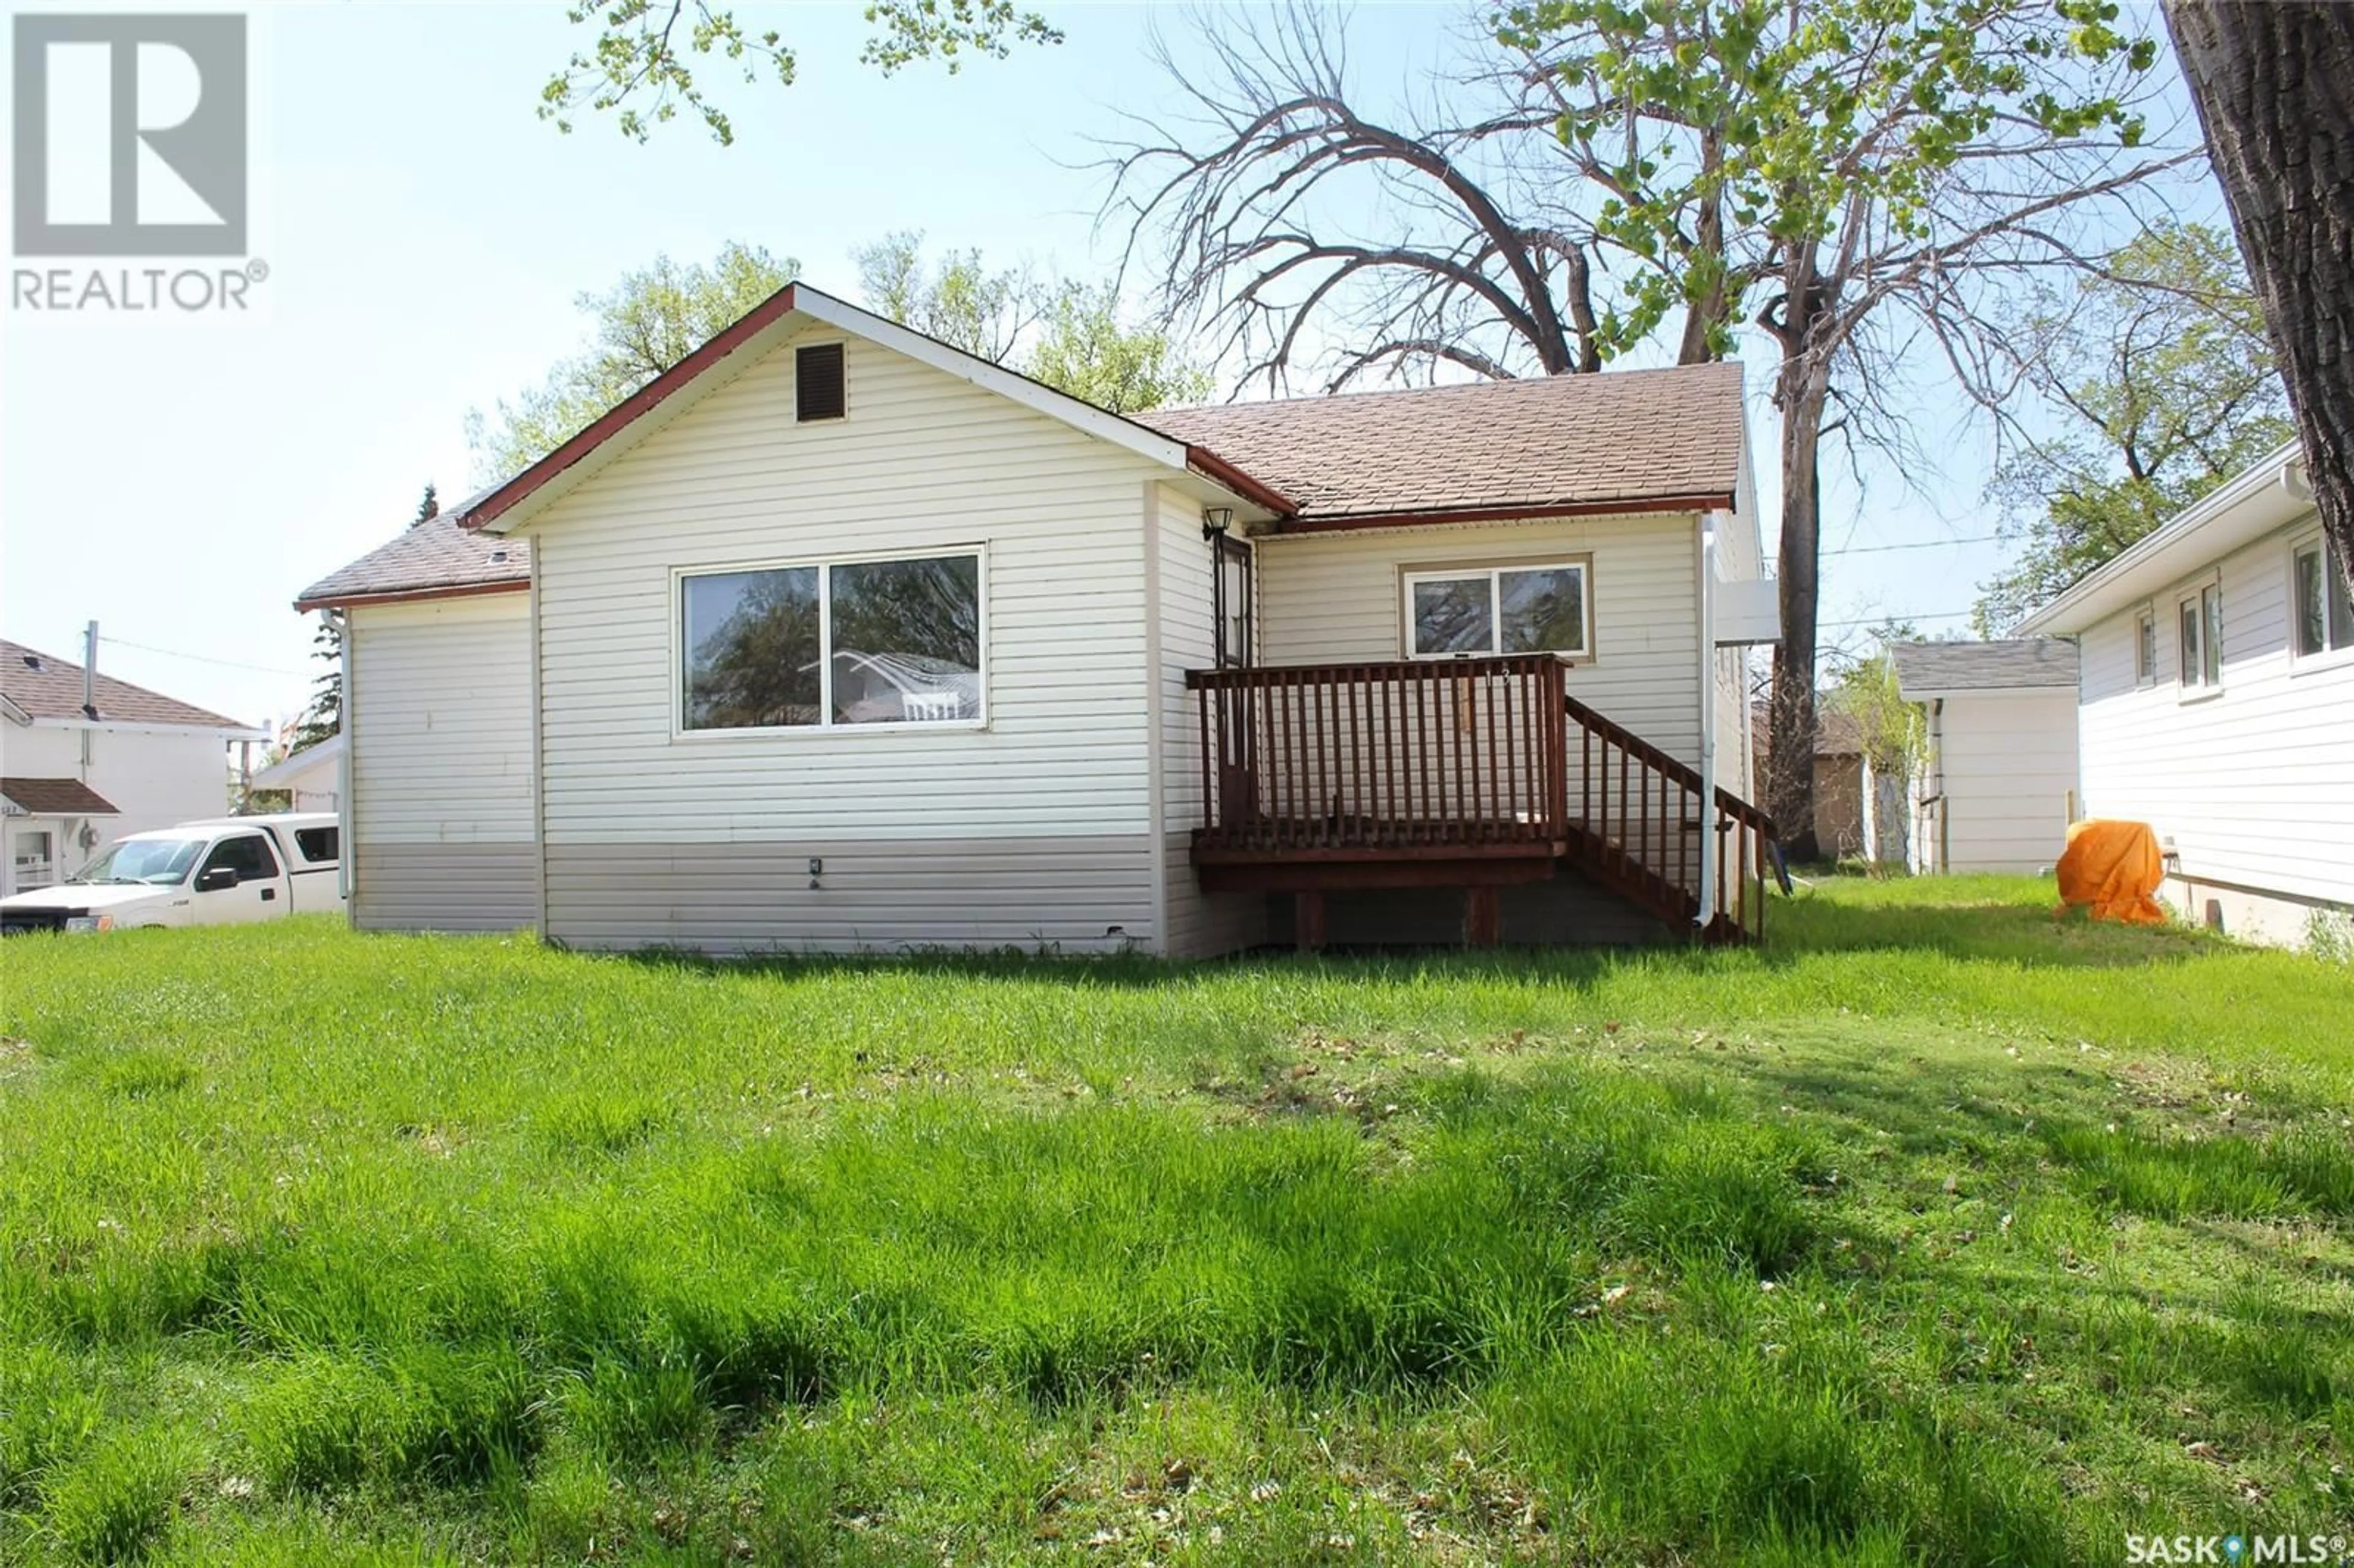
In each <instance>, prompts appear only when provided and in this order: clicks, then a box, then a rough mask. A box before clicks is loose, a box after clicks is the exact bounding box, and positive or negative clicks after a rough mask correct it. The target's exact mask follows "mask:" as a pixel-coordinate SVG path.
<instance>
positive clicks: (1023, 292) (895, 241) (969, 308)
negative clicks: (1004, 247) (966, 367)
mask: <svg viewBox="0 0 2354 1568" xmlns="http://www.w3.org/2000/svg"><path fill="white" fill-rule="evenodd" d="M850 259H851V260H853V261H854V262H855V263H856V264H857V267H858V287H859V291H860V292H861V293H862V294H864V296H865V299H866V305H867V308H868V309H869V310H871V311H873V312H875V314H877V315H883V316H888V317H890V318H891V319H892V320H893V321H895V322H897V323H899V324H900V325H902V326H905V327H912V328H914V329H915V330H916V331H917V332H919V333H922V334H924V335H925V336H926V337H934V338H938V339H939V340H940V342H942V343H945V344H949V346H951V347H953V348H960V349H962V350H964V351H965V352H966V353H967V354H970V355H976V356H978V357H980V358H982V359H986V360H989V361H991V363H994V364H1001V365H1002V364H1004V363H1005V362H1006V361H1007V360H1009V359H1010V358H1012V356H1013V351H1014V349H1015V347H1016V346H1017V345H1018V344H1020V342H1021V340H1022V337H1023V334H1024V333H1026V332H1027V331H1028V330H1029V328H1030V327H1031V326H1032V324H1033V323H1035V322H1036V320H1037V317H1038V289H1037V287H1036V285H1035V284H1034V282H1033V281H1031V279H1029V278H1028V277H1027V276H1025V275H1024V274H1023V273H1021V272H1014V271H1010V272H992V271H991V270H989V269H988V267H986V266H985V265H983V264H982V262H981V252H980V251H978V250H951V251H949V253H948V254H947V256H946V257H944V258H943V259H942V260H940V261H939V262H938V263H937V264H933V263H929V262H928V261H927V260H925V257H924V236H923V234H922V232H921V231H920V230H902V231H900V232H898V233H896V234H889V235H885V237H884V238H882V239H880V240H878V241H876V242H875V244H873V245H865V246H861V247H860V248H859V249H855V250H854V251H852V252H851V253H850Z"/></svg>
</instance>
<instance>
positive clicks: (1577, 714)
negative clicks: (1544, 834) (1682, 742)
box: [1563, 697, 1774, 939]
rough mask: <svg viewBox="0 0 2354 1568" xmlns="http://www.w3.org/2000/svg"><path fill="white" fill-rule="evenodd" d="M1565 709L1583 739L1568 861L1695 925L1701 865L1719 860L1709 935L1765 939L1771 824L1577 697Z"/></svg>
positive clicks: (1578, 753) (1577, 759)
mask: <svg viewBox="0 0 2354 1568" xmlns="http://www.w3.org/2000/svg"><path fill="white" fill-rule="evenodd" d="M1563 706H1564V708H1565V709H1566V710H1567V712H1568V714H1569V719H1570V724H1571V727H1572V728H1573V729H1574V730H1575V733H1576V737H1577V738H1576V740H1575V743H1574V750H1575V764H1574V765H1575V772H1576V775H1577V780H1578V788H1577V809H1576V811H1575V817H1576V820H1577V824H1578V826H1579V828H1580V829H1581V830H1582V831H1581V832H1579V833H1578V834H1577V835H1576V842H1575V846H1574V848H1573V850H1572V853H1571V856H1570V858H1571V859H1573V860H1575V861H1576V862H1578V863H1580V864H1581V865H1583V866H1585V869H1586V870H1588V871H1589V872H1593V873H1596V874H1599V875H1601V877H1602V878H1603V879H1604V880H1605V881H1607V882H1611V883H1614V884H1617V885H1621V890H1622V891H1627V892H1629V893H1635V894H1638V895H1647V896H1645V897H1644V902H1646V903H1648V904H1651V905H1653V906H1655V907H1659V908H1661V909H1662V910H1665V909H1674V910H1677V911H1680V912H1681V915H1682V916H1683V917H1684V918H1686V919H1691V918H1692V916H1694V915H1695V914H1696V913H1697V912H1698V911H1699V908H1700V894H1701V881H1702V876H1701V857H1702V856H1703V855H1709V854H1713V855H1714V856H1715V857H1716V864H1715V867H1714V870H1715V876H1714V877H1713V878H1712V881H1713V884H1714V897H1713V899H1712V906H1713V907H1712V909H1711V911H1710V914H1711V916H1712V918H1711V919H1710V921H1709V922H1708V923H1707V927H1706V929H1707V930H1708V931H1709V933H1711V934H1712V935H1714V936H1717V937H1720V938H1734V937H1738V938H1752V939H1754V938H1758V937H1762V936H1763V935H1764V934H1765V879H1766V877H1767V876H1768V875H1769V874H1771V869H1770V866H1769V864H1768V856H1769V854H1770V846H1771V845H1772V843H1773V842H1774V823H1773V820H1772V819H1771V818H1769V817H1767V816H1766V815H1765V812H1763V811H1761V810H1758V809H1757V808H1756V807H1755V806H1753V805H1751V804H1750V803H1749V802H1748V801H1746V800H1743V799H1741V797H1740V796H1738V795H1735V794H1734V793H1733V792H1732V791H1731V790H1728V789H1716V788H1713V787H1712V786H1711V785H1710V784H1709V783H1708V782H1707V781H1706V780H1705V779H1702V777H1701V776H1700V771H1699V769H1697V768H1693V767H1691V765H1690V764H1688V763H1685V762H1683V761H1681V759H1679V758H1674V757H1670V756H1669V755H1668V754H1667V753H1666V752H1664V751H1661V750H1660V749H1659V747H1656V746H1653V745H1652V744H1651V743H1650V742H1649V741H1648V740H1645V739H1644V738H1643V737H1642V736H1638V735H1637V734H1635V733H1634V732H1633V731H1631V730H1629V729H1628V728H1627V727H1626V726H1623V725H1621V724H1618V723H1617V722H1616V721H1615V720H1613V719H1611V718H1609V717H1607V716H1606V715H1603V714H1600V713H1597V712H1596V711H1595V710H1594V709H1593V708H1591V707H1588V706H1587V705H1585V704H1584V703H1581V702H1579V701H1578V700H1577V699H1576V698H1575V697H1564V699H1563ZM1703 801H1707V802H1708V803H1709V809H1707V810H1703V809H1702V802H1703ZM1630 884H1631V886H1629V885H1630Z"/></svg>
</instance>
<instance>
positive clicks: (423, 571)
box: [295, 492, 531, 609]
mask: <svg viewBox="0 0 2354 1568" xmlns="http://www.w3.org/2000/svg"><path fill="white" fill-rule="evenodd" d="M487 493H488V492H485V494H487ZM480 499H481V497H480V496H469V497H468V498H467V499H466V500H464V501H461V502H460V503H458V504H457V505H455V506H452V507H449V508H447V509H446V510H444V511H443V512H442V514H440V516H439V517H432V518H429V519H427V520H426V521H425V522H422V523H419V524H417V525H416V526H414V527H412V528H406V529H403V530H402V531H401V535H400V536H399V537H398V538H397V539H394V540H391V541H389V542H388V543H386V544H383V545H379V546H376V548H375V549H373V550H370V551H369V552H368V553H367V554H366V555H365V556H361V557H360V558H359V559H358V560H356V561H354V562H353V563H352V564H351V565H350V566H347V567H344V568H342V569H341V570H340V571H334V572H330V573H329V574H328V575H327V576H325V577H321V578H320V579H319V580H318V581H317V582H314V583H313V584H312V585H311V586H310V587H309V588H304V589H303V590H302V597H301V598H300V599H297V600H296V601H295V608H296V609H318V608H319V607H320V606H322V605H328V604H345V603H349V602H350V601H352V600H354V599H367V598H372V597H374V596H376V595H378V594H396V593H418V592H429V591H439V592H445V593H446V592H450V591H451V590H458V591H483V590H489V589H492V588H500V587H514V588H522V587H524V586H525V584H527V583H529V582H530V581H531V546H530V544H529V543H528V542H526V541H525V540H522V539H509V538H504V537H502V536H500V535H493V534H480V533H475V532H472V531H471V530H469V529H466V528H464V527H461V526H460V519H461V518H463V517H464V516H465V515H466V512H467V509H468V508H469V507H471V506H472V505H473V503H475V502H476V501H478V500H480Z"/></svg>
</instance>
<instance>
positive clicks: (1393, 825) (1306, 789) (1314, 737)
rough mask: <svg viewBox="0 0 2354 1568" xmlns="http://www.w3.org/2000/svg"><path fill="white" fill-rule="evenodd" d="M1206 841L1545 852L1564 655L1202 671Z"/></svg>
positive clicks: (1555, 831)
mask: <svg viewBox="0 0 2354 1568" xmlns="http://www.w3.org/2000/svg"><path fill="white" fill-rule="evenodd" d="M1185 683H1186V684H1187V685H1188V686H1190V687H1192V688H1193V690H1195V691H1197V692H1199V693H1200V694H1201V699H1200V703H1201V710H1200V723H1201V729H1202V773H1201V790H1202V798H1203V806H1204V810H1203V831H1202V832H1201V834H1200V835H1199V837H1198V839H1197V845H1198V848H1199V849H1201V850H1206V851H1209V852H1211V853H1220V852H1233V853H1251V852H1262V853H1274V852H1280V853H1286V854H1289V855H1324V856H1329V857H1331V858H1349V857H1352V856H1355V857H1369V856H1373V855H1376V854H1391V855H1397V854H1409V855H1410V854H1413V853H1428V854H1437V853H1451V854H1462V853H1470V854H1475V855H1476V854H1479V853H1512V852H1519V853H1548V852H1549V849H1550V846H1553V845H1554V844H1556V843H1558V842H1560V841H1561V840H1562V838H1563V836H1564V833H1565V832H1566V831H1567V822H1568V793H1567V779H1566V775H1565V772H1564V761H1565V758H1566V755H1567V752H1566V739H1567V735H1566V731H1567V725H1566V721H1565V715H1564V709H1563V706H1562V700H1563V697H1564V691H1563V685H1562V664H1561V661H1560V660H1558V659H1555V658H1553V656H1551V655H1550V654H1523V655H1511V656H1507V657H1504V658H1490V659H1463V660H1450V661H1447V662H1437V661H1420V660H1416V661H1393V662H1385V663H1367V664H1304V665H1286V666H1276V667H1272V668H1266V669H1256V670H1196V671H1193V672H1192V673H1189V674H1188V675H1187V676H1186V677H1185Z"/></svg>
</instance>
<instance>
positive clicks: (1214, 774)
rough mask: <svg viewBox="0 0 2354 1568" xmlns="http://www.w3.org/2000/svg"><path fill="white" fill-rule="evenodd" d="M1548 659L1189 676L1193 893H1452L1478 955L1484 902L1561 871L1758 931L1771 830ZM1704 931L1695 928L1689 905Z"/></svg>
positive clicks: (1305, 902) (1681, 914) (1311, 923)
mask: <svg viewBox="0 0 2354 1568" xmlns="http://www.w3.org/2000/svg"><path fill="white" fill-rule="evenodd" d="M1565 671H1566V666H1565V665H1564V662H1562V661H1561V660H1560V659H1558V658H1556V657H1554V656H1553V655H1551V654H1516V655H1510V656H1507V657H1503V658H1484V659H1461V660H1447V661H1423V660H1415V661H1395V662H1384V663H1357V664H1322V665H1288V666H1277V667H1273V668H1267V669H1256V670H1197V671H1194V672H1192V673H1189V674H1188V675H1187V677H1186V684H1187V685H1188V687H1189V688H1191V689H1192V690H1193V691H1194V692H1195V693H1196V694H1198V701H1199V722H1200V725H1201V731H1202V759H1203V761H1202V776H1201V779H1200V790H1201V796H1202V806H1203V817H1202V823H1201V826H1200V827H1198V828H1197V829H1195V831H1194V834H1193V864H1194V867H1195V873H1196V874H1197V875H1198V876H1199V877H1200V879H1201V883H1202V886H1203V887H1204V889H1205V890H1206V891H1210V892H1255V893H1291V894H1293V895H1297V896H1298V897H1299V900H1300V903H1299V912H1298V919H1297V921H1296V925H1297V928H1298V930H1299V934H1300V938H1301V941H1302V944H1303V945H1314V944H1315V942H1317V941H1320V937H1321V927H1322V921H1321V906H1320V898H1321V895H1323V894H1325V893H1327V892H1334V891H1341V890H1359V889H1369V888H1416V887H1421V888H1433V887H1436V888H1461V889H1463V890H1464V891H1465V893H1466V895H1467V899H1466V936H1467V938H1468V939H1469V940H1471V941H1474V942H1479V941H1483V940H1486V941H1493V940H1496V939H1497V938H1498V936H1499V932H1498V930H1497V928H1496V916H1495V906H1496V901H1495V896H1494V890H1495V889H1496V888H1497V887H1499V886H1501V885H1509V884H1517V883H1528V882H1539V881H1543V880H1545V879H1547V878H1550V877H1553V876H1555V875H1558V874H1561V873H1562V871H1564V869H1569V870H1573V871H1575V873H1577V874H1583V875H1585V877H1587V878H1589V879H1590V880H1592V881H1594V882H1596V883H1597V884H1599V885H1602V886H1604V887H1606V888H1607V889H1609V890H1610V891H1611V892H1613V893H1616V894H1617V895H1620V896H1622V897H1625V898H1628V899H1629V900H1631V901H1633V902H1635V903H1636V904H1638V905H1639V906H1641V907H1643V908H1644V909H1645V910H1647V911H1648V912H1649V913H1651V914H1653V915H1655V916H1658V917H1659V919H1660V920H1662V921H1665V922H1668V923H1670V925H1678V924H1681V926H1683V927H1689V928H1690V929H1691V930H1692V931H1693V932H1694V933H1695V934H1697V935H1699V936H1701V937H1702V938H1703V939H1707V940H1715V941H1740V940H1754V939H1755V938H1757V937H1759V936H1760V935H1762V933H1763V928H1764V922H1765V891H1764V885H1765V875H1766V874H1767V866H1766V862H1767V855H1768V846H1769V845H1770V844H1771V842H1772V840H1773V824H1772V822H1771V821H1768V820H1767V819H1766V817H1765V814H1764V813H1763V812H1761V811H1759V810H1757V809H1756V808H1755V806H1752V805H1750V804H1749V803H1748V802H1746V801H1744V800H1740V799H1738V798H1737V797H1735V796H1734V795H1731V794H1729V793H1727V792H1726V791H1724V790H1722V789H1709V788H1708V786H1707V785H1706V783H1705V781H1704V780H1702V779H1701V777H1700V775H1699V774H1698V772H1696V771H1695V770H1694V769H1692V768H1691V767H1690V766H1688V765H1686V764H1685V763H1683V762H1681V761H1679V760H1678V759H1677V758H1673V757H1670V756H1669V755H1668V754H1667V753H1666V752H1663V751H1661V750H1659V748H1658V747H1654V746H1652V745H1651V744H1650V743H1649V742H1648V741H1645V740H1643V739H1642V738H1641V737H1640V736H1636V735H1634V734H1632V733H1631V732H1629V731H1628V730H1626V729H1624V728H1623V727H1621V726H1618V725H1617V724H1615V723H1613V722H1612V721H1611V720H1609V719H1608V718H1606V717H1605V716H1604V715H1601V714H1599V713H1596V712H1595V711H1594V710H1593V709H1592V708H1590V707H1587V706H1586V705H1585V704H1583V703H1580V702H1579V701H1577V699H1575V697H1572V696H1570V695H1569V694H1568V691H1567V688H1566V681H1565V678H1564V677H1565ZM1704 897H1705V898H1706V900H1707V901H1708V904H1709V906H1710V908H1709V917H1708V918H1707V919H1706V920H1705V921H1702V920H1700V919H1699V918H1697V916H1698V915H1699V912H1700V910H1701V907H1702V899H1703V898H1704Z"/></svg>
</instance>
